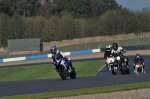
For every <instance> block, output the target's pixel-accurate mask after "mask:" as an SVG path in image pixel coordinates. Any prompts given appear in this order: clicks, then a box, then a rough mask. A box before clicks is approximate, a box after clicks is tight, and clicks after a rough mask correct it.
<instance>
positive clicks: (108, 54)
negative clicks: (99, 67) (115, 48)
mask: <svg viewBox="0 0 150 99" xmlns="http://www.w3.org/2000/svg"><path fill="white" fill-rule="evenodd" d="M110 55H111V45H107V46H106V51H105V53H104V60H105V65H106V66H107V69H109V68H108V64H107V62H106V60H107V58H109V57H110Z"/></svg>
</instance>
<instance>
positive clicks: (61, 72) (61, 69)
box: [58, 67, 66, 80]
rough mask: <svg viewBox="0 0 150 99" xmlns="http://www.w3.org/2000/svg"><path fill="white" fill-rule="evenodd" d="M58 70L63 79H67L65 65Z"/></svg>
mask: <svg viewBox="0 0 150 99" xmlns="http://www.w3.org/2000/svg"><path fill="white" fill-rule="evenodd" d="M58 72H59V75H60V77H61V78H62V79H63V80H66V70H65V69H64V68H63V67H61V68H59V69H58Z"/></svg>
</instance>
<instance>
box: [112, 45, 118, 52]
mask: <svg viewBox="0 0 150 99" xmlns="http://www.w3.org/2000/svg"><path fill="white" fill-rule="evenodd" d="M112 48H113V49H114V50H115V51H116V50H117V49H118V43H113V45H112Z"/></svg>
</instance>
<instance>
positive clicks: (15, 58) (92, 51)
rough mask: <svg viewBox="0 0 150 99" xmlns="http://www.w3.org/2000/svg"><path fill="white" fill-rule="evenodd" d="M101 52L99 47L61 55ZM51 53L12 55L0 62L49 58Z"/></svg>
mask: <svg viewBox="0 0 150 99" xmlns="http://www.w3.org/2000/svg"><path fill="white" fill-rule="evenodd" d="M95 52H101V50H100V49H91V50H80V51H72V52H64V53H63V55H65V56H69V55H79V54H89V53H95ZM51 56H52V54H43V55H34V56H25V57H14V58H4V59H0V63H3V62H13V61H23V60H34V59H42V58H49V57H51Z"/></svg>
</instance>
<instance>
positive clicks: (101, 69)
mask: <svg viewBox="0 0 150 99" xmlns="http://www.w3.org/2000/svg"><path fill="white" fill-rule="evenodd" d="M105 66H106V65H104V66H103V67H102V68H101V69H100V70H99V71H98V72H97V73H96V74H95V75H94V76H96V75H97V74H98V73H99V72H100V71H101V70H102V69H103V68H104V67H105Z"/></svg>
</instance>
